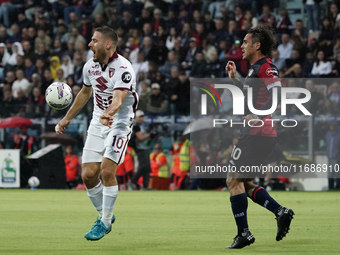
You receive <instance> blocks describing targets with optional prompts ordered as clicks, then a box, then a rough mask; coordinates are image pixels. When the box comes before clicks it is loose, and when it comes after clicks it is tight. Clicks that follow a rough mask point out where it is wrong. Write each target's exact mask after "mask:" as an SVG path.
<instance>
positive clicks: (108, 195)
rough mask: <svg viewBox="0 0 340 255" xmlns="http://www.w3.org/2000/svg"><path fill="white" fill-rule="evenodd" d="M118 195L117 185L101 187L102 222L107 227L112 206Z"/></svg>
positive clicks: (109, 222)
mask: <svg viewBox="0 0 340 255" xmlns="http://www.w3.org/2000/svg"><path fill="white" fill-rule="evenodd" d="M117 196H118V185H117V186H109V187H106V186H104V187H103V217H102V222H103V223H104V224H105V226H106V227H107V228H108V227H109V226H111V220H112V215H113V206H114V204H115V201H116V198H117Z"/></svg>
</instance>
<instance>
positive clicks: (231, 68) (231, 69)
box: [225, 61, 236, 78]
mask: <svg viewBox="0 0 340 255" xmlns="http://www.w3.org/2000/svg"><path fill="white" fill-rule="evenodd" d="M225 70H226V71H227V72H228V75H229V78H236V65H235V63H234V62H233V61H228V63H227V65H226V66H225Z"/></svg>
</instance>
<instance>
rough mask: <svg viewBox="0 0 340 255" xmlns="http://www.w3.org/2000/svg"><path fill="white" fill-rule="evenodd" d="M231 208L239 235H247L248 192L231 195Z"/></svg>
mask: <svg viewBox="0 0 340 255" xmlns="http://www.w3.org/2000/svg"><path fill="white" fill-rule="evenodd" d="M230 202H231V209H232V211H233V214H234V218H235V221H236V225H237V230H238V235H239V236H245V233H247V231H248V221H247V208H248V198H247V194H246V193H242V194H239V195H236V196H231V197H230Z"/></svg>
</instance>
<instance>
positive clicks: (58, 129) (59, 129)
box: [55, 118, 71, 135]
mask: <svg viewBox="0 0 340 255" xmlns="http://www.w3.org/2000/svg"><path fill="white" fill-rule="evenodd" d="M70 123H71V120H69V119H65V118H63V119H62V120H61V121H59V123H58V124H57V125H56V126H55V132H56V133H57V134H58V135H60V134H62V133H63V131H64V130H65V128H66V127H67V126H68V125H69V124H70Z"/></svg>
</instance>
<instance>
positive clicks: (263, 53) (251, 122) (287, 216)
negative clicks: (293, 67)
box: [226, 27, 294, 249]
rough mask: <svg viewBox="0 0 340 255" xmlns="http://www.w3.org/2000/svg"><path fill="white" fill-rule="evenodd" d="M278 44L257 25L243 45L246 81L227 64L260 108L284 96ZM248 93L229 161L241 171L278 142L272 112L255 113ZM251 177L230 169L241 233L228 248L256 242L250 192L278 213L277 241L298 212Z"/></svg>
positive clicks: (255, 163) (261, 159) (233, 205)
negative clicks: (277, 61) (275, 60)
mask: <svg viewBox="0 0 340 255" xmlns="http://www.w3.org/2000/svg"><path fill="white" fill-rule="evenodd" d="M275 45H276V40H275V37H274V35H273V32H272V31H271V30H268V29H265V28H262V27H256V28H253V29H250V30H249V31H248V33H247V34H246V36H245V37H244V39H243V44H242V46H241V48H242V52H243V55H242V58H243V60H246V61H248V62H249V64H250V65H251V67H250V69H249V71H248V75H247V77H246V80H245V84H244V85H243V84H242V82H241V81H240V80H238V79H237V77H236V66H235V63H234V62H232V61H229V62H228V63H227V65H226V71H227V72H228V74H229V77H230V78H231V80H232V81H233V83H234V85H236V86H237V87H239V88H241V89H244V90H247V89H248V88H252V90H253V93H252V94H251V95H252V102H253V106H254V108H255V109H256V110H268V109H271V106H272V103H273V100H274V99H273V98H274V97H276V96H277V97H278V101H279V98H280V91H281V80H280V78H279V77H278V70H277V68H276V66H275V65H274V64H273V63H272V61H271V59H270V55H271V52H272V50H273V48H274V47H275ZM274 88H275V89H274ZM274 91H276V93H275V92H274ZM245 92H246V91H245ZM244 94H245V112H244V117H243V119H244V121H245V122H244V123H245V126H244V127H242V128H241V130H240V137H239V140H238V143H237V144H236V145H235V146H234V149H233V152H232V153H231V157H230V159H229V164H230V165H231V166H235V167H236V169H237V171H239V170H240V169H241V167H245V166H260V165H261V164H263V162H264V160H265V159H266V158H267V157H268V156H269V154H270V153H271V151H272V150H273V149H274V146H275V142H276V141H275V140H276V131H275V125H274V124H273V121H271V120H272V116H271V114H269V115H268V114H267V115H263V116H257V115H255V114H253V113H252V112H251V111H250V110H249V108H248V104H247V93H244ZM261 120H262V121H261ZM261 123H262V126H261ZM249 177H250V176H245V175H244V174H242V173H240V172H239V173H237V172H235V173H228V178H227V186H228V190H229V192H230V202H231V208H232V211H233V214H234V218H235V221H236V225H237V228H238V234H237V236H236V237H235V238H234V242H233V243H232V244H231V245H230V246H228V247H226V249H240V248H243V247H245V246H247V245H250V244H252V243H254V242H255V238H254V236H253V235H252V234H251V233H250V231H249V228H248V222H247V207H248V200H247V196H248V197H249V198H251V199H252V200H253V201H254V202H255V203H257V204H259V205H261V206H263V207H265V208H267V209H268V210H269V211H271V212H272V213H274V214H275V215H276V220H277V228H278V229H277V235H276V241H280V240H281V239H282V238H283V237H285V235H286V234H287V233H288V230H289V226H290V223H291V220H292V219H293V215H294V212H293V211H292V210H291V209H289V208H286V207H282V206H281V205H280V204H279V203H277V202H276V201H275V200H274V199H273V198H272V197H271V196H270V195H269V194H268V192H267V191H266V190H265V189H263V188H262V187H260V186H256V185H255V184H254V183H253V179H252V178H249Z"/></svg>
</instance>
